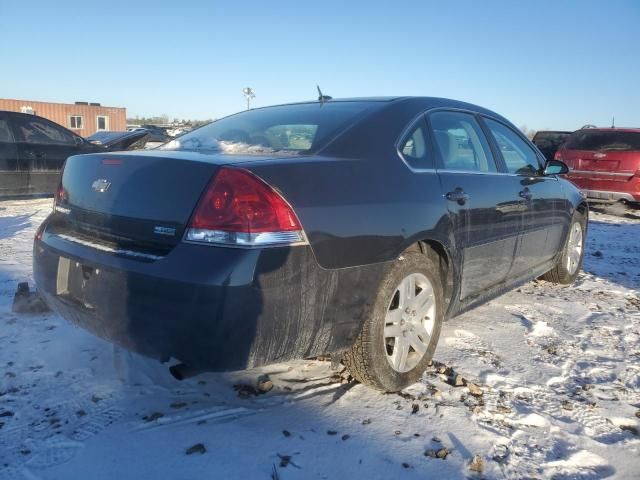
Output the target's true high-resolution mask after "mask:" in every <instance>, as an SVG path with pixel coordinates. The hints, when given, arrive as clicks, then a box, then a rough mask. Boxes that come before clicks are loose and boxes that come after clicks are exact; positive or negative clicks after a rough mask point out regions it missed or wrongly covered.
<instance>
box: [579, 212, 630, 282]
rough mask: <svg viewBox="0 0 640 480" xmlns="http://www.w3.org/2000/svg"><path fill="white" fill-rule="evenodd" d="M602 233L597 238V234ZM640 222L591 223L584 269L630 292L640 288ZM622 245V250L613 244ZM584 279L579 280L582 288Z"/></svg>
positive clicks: (595, 221) (596, 221)
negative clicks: (639, 240) (639, 241)
mask: <svg viewBox="0 0 640 480" xmlns="http://www.w3.org/2000/svg"><path fill="white" fill-rule="evenodd" d="M596 231H597V233H598V235H597V236H595V235H594V232H596ZM638 238H640V221H639V222H634V223H609V222H603V221H598V220H590V221H589V231H588V232H587V245H586V249H585V258H584V263H583V266H582V269H583V271H584V272H585V273H587V274H592V275H594V276H596V277H600V278H603V279H605V280H607V281H610V282H612V283H616V284H618V285H620V286H623V287H625V288H629V289H638V288H640V244H639V243H638V241H637V239H638ZM616 243H617V244H620V243H622V244H623V246H622V248H617V249H616V248H615V247H614V245H613V244H616ZM582 281H583V279H580V278H579V279H578V281H577V284H578V285H579V284H580V283H581V282H582Z"/></svg>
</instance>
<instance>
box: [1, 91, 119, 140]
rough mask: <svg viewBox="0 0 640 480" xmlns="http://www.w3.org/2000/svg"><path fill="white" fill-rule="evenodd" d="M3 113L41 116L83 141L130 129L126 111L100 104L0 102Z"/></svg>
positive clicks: (2, 100) (4, 100)
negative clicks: (102, 132) (83, 139)
mask: <svg viewBox="0 0 640 480" xmlns="http://www.w3.org/2000/svg"><path fill="white" fill-rule="evenodd" d="M0 110H8V111H10V112H22V113H32V114H35V115H39V116H41V117H44V118H47V119H49V120H51V121H53V122H56V123H58V124H60V125H62V126H63V127H66V128H68V129H69V130H71V131H73V132H75V133H77V134H78V135H80V136H82V137H88V136H89V135H93V134H94V133H96V132H98V131H101V130H110V131H124V130H126V129H127V109H126V108H121V107H103V106H102V105H100V104H99V103H88V102H76V103H51V102H35V101H31V100H13V99H4V98H0Z"/></svg>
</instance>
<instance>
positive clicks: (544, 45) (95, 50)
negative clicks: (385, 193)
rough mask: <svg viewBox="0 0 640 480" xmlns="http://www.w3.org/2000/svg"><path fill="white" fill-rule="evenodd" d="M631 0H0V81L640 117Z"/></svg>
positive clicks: (147, 109) (48, 88) (217, 100)
mask: <svg viewBox="0 0 640 480" xmlns="http://www.w3.org/2000/svg"><path fill="white" fill-rule="evenodd" d="M639 32H640V0H627V1H623V0H620V1H597V2H594V1H542V0H539V1H535V2H534V1H531V2H527V1H522V2H520V1H491V0H487V1H467V0H458V1H455V2H448V1H438V2H435V1H433V2H429V1H419V0H418V1H402V0H397V1H384V2H383V1H379V2H378V1H375V0H367V1H347V0H340V1H328V0H316V1H310V0H296V1H291V2H289V1H251V0H236V1H189V0H183V1H177V0H172V1H170V2H163V1H160V0H155V1H153V2H148V1H146V0H129V1H126V2H123V1H109V2H90V1H82V2H76V1H67V0H61V1H50V0H47V1H36V0H27V1H23V0H0V55H1V58H2V63H1V65H2V66H1V68H0V97H4V98H7V97H8V98H24V99H31V100H46V101H60V102H73V101H75V100H85V101H97V102H102V104H106V105H113V106H124V107H127V113H128V115H129V116H135V115H141V116H143V115H144V116H152V115H160V114H163V113H165V114H168V115H169V116H170V117H171V118H173V117H179V118H200V119H204V118H212V117H221V116H223V115H226V114H229V113H232V112H235V111H238V110H241V109H242V108H243V107H244V98H243V96H242V92H241V89H242V87H245V86H251V87H253V88H254V89H255V91H256V95H257V97H256V99H255V101H254V103H253V104H254V105H255V106H263V105H270V104H274V103H284V102H291V101H298V100H307V99H313V98H315V97H316V96H317V95H316V91H315V86H316V84H320V85H321V87H322V89H323V90H324V92H325V93H326V94H329V95H332V96H334V97H349V96H368V95H433V96H444V97H451V98H456V99H461V100H466V101H470V102H473V103H477V104H480V105H482V106H485V107H488V108H491V109H493V110H496V111H497V112H499V113H501V114H503V115H505V116H506V117H508V118H509V119H510V120H512V121H513V122H514V123H516V124H517V125H523V124H526V125H527V126H529V127H530V128H536V129H540V128H554V129H575V128H579V127H580V126H582V125H583V124H585V123H593V124H596V125H599V126H606V125H609V123H610V121H611V117H612V116H615V117H616V123H617V124H618V125H620V126H622V125H624V126H640V41H639V36H638V35H639Z"/></svg>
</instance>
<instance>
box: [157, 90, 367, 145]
mask: <svg viewBox="0 0 640 480" xmlns="http://www.w3.org/2000/svg"><path fill="white" fill-rule="evenodd" d="M374 106H375V103H373V102H329V103H307V104H298V105H283V106H279V107H268V108H260V109H257V110H248V111H246V112H242V113H238V114H235V115H231V116H229V117H226V118H223V119H220V120H217V121H215V122H213V123H210V124H209V125H205V126H204V127H201V128H199V129H197V130H194V131H193V132H191V133H187V134H185V135H183V136H181V137H180V138H178V139H176V140H173V141H171V142H169V143H168V144H166V145H164V146H162V147H160V148H161V149H163V150H190V151H194V150H195V151H217V152H221V153H226V154H231V155H233V154H242V155H246V154H271V153H283V154H299V153H312V152H314V151H317V150H319V149H320V148H321V147H323V146H324V145H326V144H327V143H328V142H329V141H330V140H331V139H332V138H334V137H335V136H336V135H337V134H338V133H340V132H341V131H343V130H344V129H345V128H347V127H348V126H349V125H351V124H353V123H354V122H355V121H356V120H357V119H359V118H360V117H361V116H362V115H364V113H365V112H367V111H369V110H371V109H373V108H374Z"/></svg>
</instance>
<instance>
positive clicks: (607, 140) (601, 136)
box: [566, 130, 640, 151]
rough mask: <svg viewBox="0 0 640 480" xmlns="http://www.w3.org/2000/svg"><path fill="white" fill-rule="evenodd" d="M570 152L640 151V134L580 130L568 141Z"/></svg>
mask: <svg viewBox="0 0 640 480" xmlns="http://www.w3.org/2000/svg"><path fill="white" fill-rule="evenodd" d="M566 148H567V149H569V150H604V151H609V150H617V151H630V150H640V133H637V132H615V131H602V130H579V131H577V132H575V133H573V134H572V135H571V137H569V140H568V141H567V146H566Z"/></svg>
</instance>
